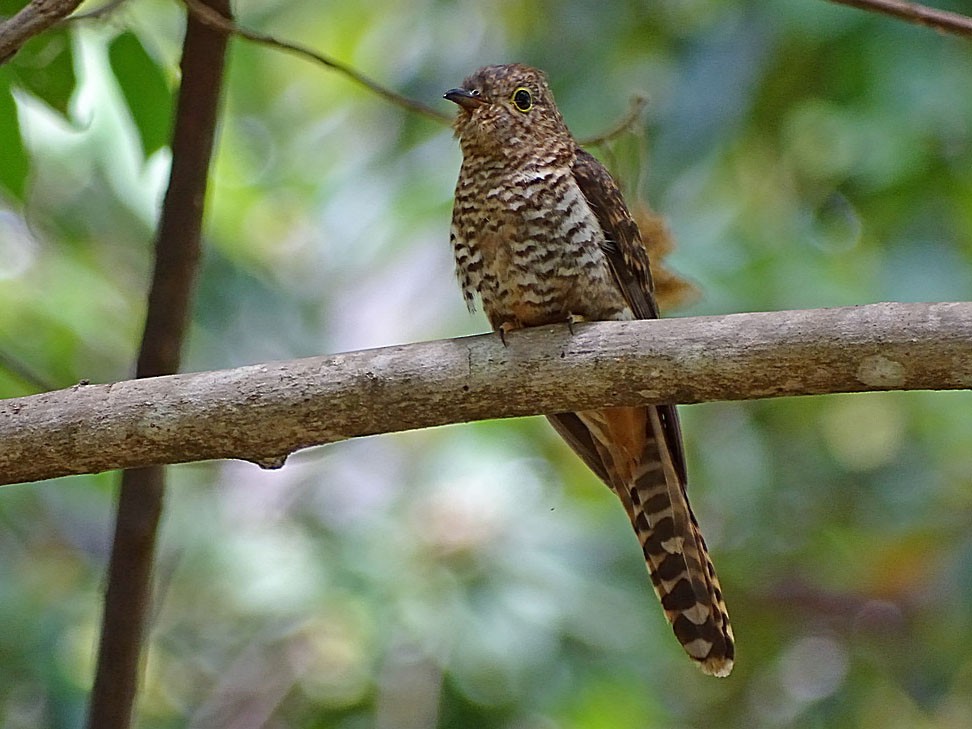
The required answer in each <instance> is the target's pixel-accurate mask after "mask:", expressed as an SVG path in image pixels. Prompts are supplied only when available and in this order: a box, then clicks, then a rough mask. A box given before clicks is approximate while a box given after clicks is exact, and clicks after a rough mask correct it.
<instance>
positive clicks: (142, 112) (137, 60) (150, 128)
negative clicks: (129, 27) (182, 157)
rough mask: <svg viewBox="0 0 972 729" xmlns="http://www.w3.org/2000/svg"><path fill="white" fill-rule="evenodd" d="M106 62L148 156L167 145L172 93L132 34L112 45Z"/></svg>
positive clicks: (154, 63)
mask: <svg viewBox="0 0 972 729" xmlns="http://www.w3.org/2000/svg"><path fill="white" fill-rule="evenodd" d="M109 60H110V62H111V68H112V70H113V71H114V72H115V78H116V79H117V81H118V85H119V86H120V87H121V90H122V94H124V96H125V101H126V102H127V104H128V109H129V111H130V112H131V115H132V119H133V121H134V122H135V126H136V127H138V133H139V136H140V137H141V139H142V150H143V151H144V152H145V155H146V156H148V155H150V154H152V153H153V152H154V151H156V150H157V149H159V148H161V147H163V146H165V145H166V144H168V143H169V134H170V128H171V121H172V106H173V98H172V89H171V88H169V84H168V83H167V81H166V77H165V75H164V74H163V73H162V69H160V68H159V66H158V64H157V63H156V62H155V61H154V60H152V57H151V56H149V54H148V53H146V52H145V49H144V48H143V47H142V44H141V42H140V41H139V40H138V38H137V37H136V36H135V35H134V34H133V33H123V34H122V35H120V36H118V38H116V39H115V40H114V41H113V42H112V44H111V47H110V49H109Z"/></svg>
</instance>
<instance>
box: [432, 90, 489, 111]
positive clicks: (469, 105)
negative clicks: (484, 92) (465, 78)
mask: <svg viewBox="0 0 972 729" xmlns="http://www.w3.org/2000/svg"><path fill="white" fill-rule="evenodd" d="M442 98H443V99H448V100H449V101H451V102H452V103H453V104H459V106H461V107H462V108H463V109H465V110H466V111H473V110H474V109H476V108H477V107H480V106H483V105H484V104H488V103H489V102H488V101H487V100H486V99H484V98H483V97H482V96H480V95H479V94H478V93H473V92H472V91H468V90H467V89H449V90H448V91H446V92H445V93H444V94H443V95H442Z"/></svg>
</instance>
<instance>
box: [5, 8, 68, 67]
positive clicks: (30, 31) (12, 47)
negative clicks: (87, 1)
mask: <svg viewBox="0 0 972 729" xmlns="http://www.w3.org/2000/svg"><path fill="white" fill-rule="evenodd" d="M80 4H81V0H32V2H30V3H28V4H27V5H26V6H25V7H24V8H23V9H21V11H20V12H19V13H17V14H16V15H14V16H13V17H12V18H10V19H8V20H4V21H3V22H2V23H0V64H2V63H5V62H6V61H9V60H10V59H11V58H13V57H14V54H16V53H17V51H19V50H20V48H21V46H23V45H24V43H26V42H27V41H29V40H30V39H31V38H33V37H34V36H35V35H37V34H39V33H42V32H44V31H45V30H47V29H48V28H50V27H51V26H52V25H54V24H55V23H57V22H58V21H59V20H62V19H64V18H66V17H67V16H68V15H70V14H71V13H72V12H73V11H74V9H75V8H76V7H78V5H80Z"/></svg>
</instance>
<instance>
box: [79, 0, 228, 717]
mask: <svg viewBox="0 0 972 729" xmlns="http://www.w3.org/2000/svg"><path fill="white" fill-rule="evenodd" d="M208 2H211V3H212V4H213V6H214V7H215V8H216V9H217V10H218V11H219V12H221V13H224V14H228V13H229V11H230V8H229V0H208ZM225 52H226V36H225V35H223V34H222V33H217V32H214V31H212V30H211V29H210V28H208V27H207V26H205V25H203V24H202V23H199V22H197V21H196V20H195V19H193V18H189V20H188V23H187V25H186V36H185V40H184V42H183V47H182V63H181V68H182V83H181V85H180V87H179V101H178V104H177V107H176V119H175V126H174V129H173V135H172V169H171V171H170V173H169V186H168V188H167V189H166V193H165V200H164V202H163V204H162V214H161V218H160V220H159V228H158V232H157V234H156V241H155V268H154V271H153V274H152V286H151V289H150V291H149V297H148V309H147V312H146V320H145V329H144V332H143V334H142V344H141V348H140V350H139V356H138V365H137V367H136V376H137V377H156V376H159V375H166V374H169V373H172V372H177V371H178V369H179V362H180V359H181V351H182V342H183V340H184V339H185V330H186V326H187V323H188V321H189V306H190V302H191V299H192V291H193V287H194V286H193V284H194V281H195V277H196V269H197V267H198V260H199V254H200V237H201V231H202V219H203V206H204V200H205V197H206V181H207V178H208V174H209V163H210V158H211V157H212V151H213V145H214V140H215V136H216V119H217V113H218V109H219V99H220V90H221V88H222V85H223V61H224V55H225ZM164 492H165V475H164V473H163V469H162V467H161V466H158V465H150V466H149V467H146V468H133V469H130V470H126V471H125V473H124V474H123V476H122V484H121V491H120V493H119V498H118V514H117V517H116V520H115V537H114V541H113V543H112V550H111V562H110V564H109V566H108V588H107V591H106V594H105V607H104V619H103V622H102V629H101V642H100V644H99V647H98V665H97V669H96V673H95V681H94V687H93V688H92V691H91V705H90V708H89V713H88V727H89V728H90V729H127V727H129V726H130V725H131V720H132V714H133V708H134V704H135V696H136V691H137V687H138V672H139V670H138V669H139V664H140V656H141V653H142V642H143V638H144V635H145V625H146V622H147V619H148V615H149V608H150V605H151V592H152V590H151V587H152V567H153V563H154V561H155V542H156V535H157V532H158V525H159V519H160V517H161V514H162V502H163V496H164Z"/></svg>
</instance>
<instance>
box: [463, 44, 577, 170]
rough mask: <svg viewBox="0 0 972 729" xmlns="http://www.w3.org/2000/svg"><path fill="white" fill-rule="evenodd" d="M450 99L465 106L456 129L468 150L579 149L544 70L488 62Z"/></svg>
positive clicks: (504, 151) (465, 148) (551, 150)
mask: <svg viewBox="0 0 972 729" xmlns="http://www.w3.org/2000/svg"><path fill="white" fill-rule="evenodd" d="M444 98H446V99H448V100H449V101H451V102H453V103H455V104H457V105H458V106H459V114H458V115H457V116H456V121H455V124H454V129H455V132H456V136H457V137H458V138H459V140H460V142H461V143H462V148H463V152H464V153H469V152H470V151H474V152H476V153H479V154H490V155H504V156H505V155H509V154H516V153H517V152H518V151H520V150H534V151H536V150H549V151H550V152H551V153H553V154H555V155H556V154H557V153H560V152H568V151H572V149H573V139H572V138H571V136H570V132H569V131H568V130H567V126H566V125H565V124H564V120H563V117H561V116H560V112H559V111H558V110H557V106H556V104H555V103H554V98H553V94H552V93H551V91H550V87H549V86H548V85H547V77H546V76H545V75H544V73H543V71H538V70H537V69H535V68H530V67H529V66H523V65H520V64H516V63H514V64H509V65H503V66H485V67H483V68H481V69H479V70H478V71H476V72H475V73H473V74H472V75H471V76H469V77H468V78H466V80H465V81H463V82H462V86H460V87H459V88H456V89H450V90H449V91H447V92H446V93H445V95H444Z"/></svg>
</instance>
